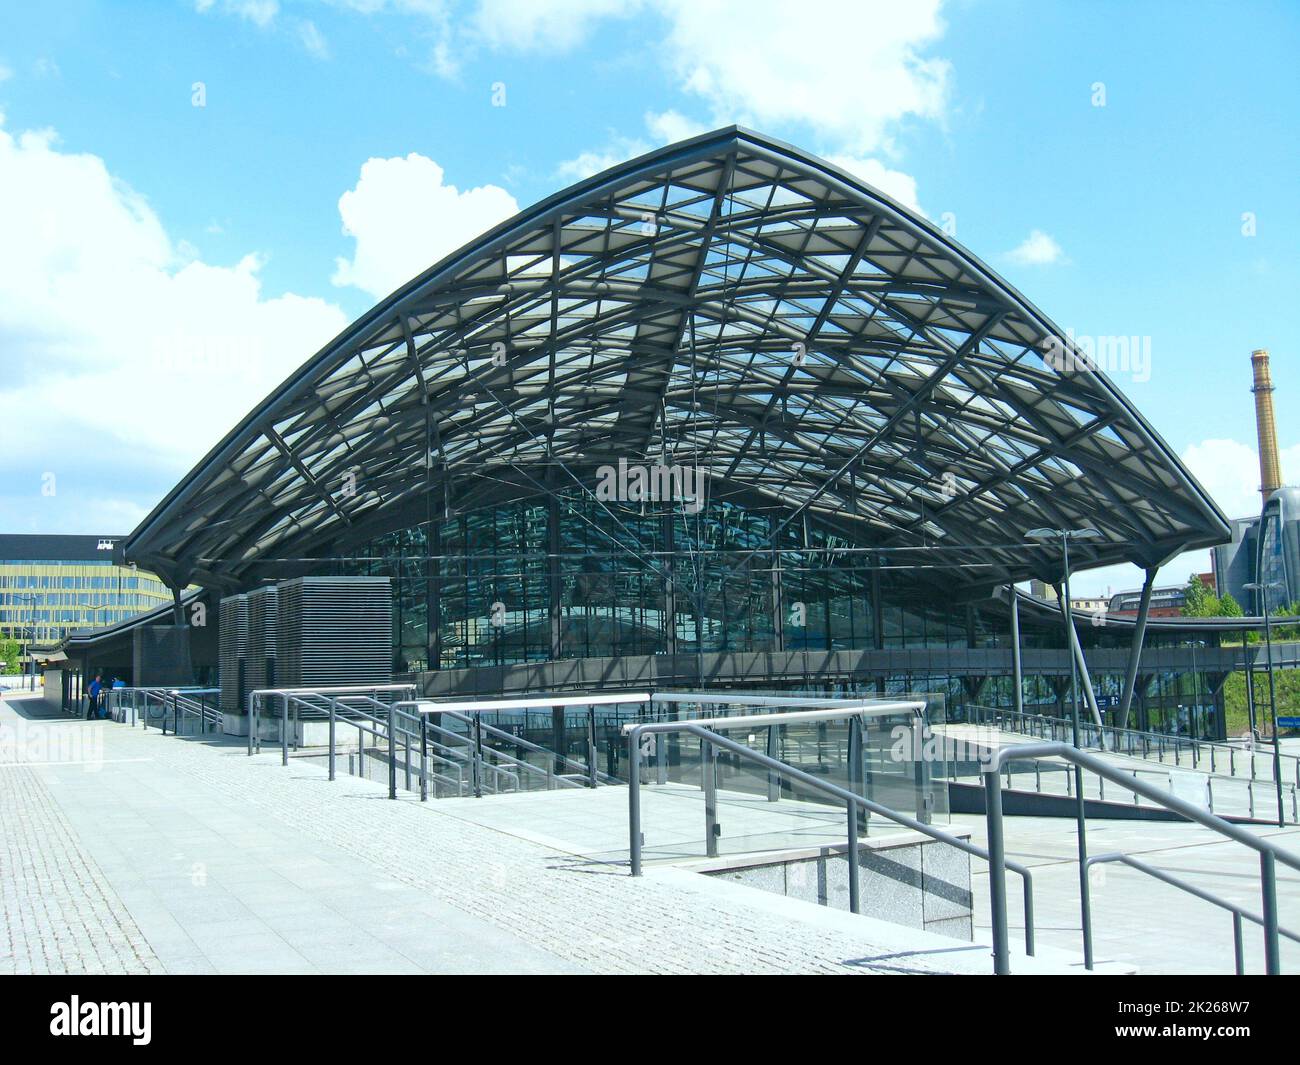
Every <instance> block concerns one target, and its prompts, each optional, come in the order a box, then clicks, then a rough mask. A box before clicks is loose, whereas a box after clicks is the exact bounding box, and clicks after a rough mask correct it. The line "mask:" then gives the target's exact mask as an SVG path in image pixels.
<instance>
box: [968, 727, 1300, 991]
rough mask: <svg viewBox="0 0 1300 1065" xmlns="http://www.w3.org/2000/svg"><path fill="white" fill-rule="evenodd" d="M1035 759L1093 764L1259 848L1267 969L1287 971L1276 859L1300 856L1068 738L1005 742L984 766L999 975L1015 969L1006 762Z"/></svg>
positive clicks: (1084, 898) (1082, 847)
mask: <svg viewBox="0 0 1300 1065" xmlns="http://www.w3.org/2000/svg"><path fill="white" fill-rule="evenodd" d="M1033 758H1064V759H1065V760H1066V761H1069V762H1073V763H1074V764H1075V765H1077V766H1079V767H1080V768H1082V769H1087V770H1089V771H1091V772H1093V773H1096V774H1097V775H1098V776H1102V777H1105V778H1106V779H1108V780H1111V781H1113V782H1114V783H1116V784H1119V785H1120V786H1121V787H1125V788H1128V789H1129V790H1131V791H1135V792H1137V793H1138V794H1139V795H1142V796H1144V797H1146V798H1148V799H1151V800H1152V801H1153V802H1155V803H1158V804H1159V805H1161V806H1163V807H1165V809H1167V810H1172V811H1173V812H1174V813H1176V814H1179V815H1180V816H1182V817H1185V818H1187V820H1189V821H1195V822H1196V823H1197V824H1199V825H1202V826H1203V827H1205V828H1208V829H1211V830H1213V831H1215V832H1218V833H1219V834H1220V835H1221V836H1226V837H1227V838H1228V839H1231V840H1235V841H1236V842H1238V843H1242V844H1244V845H1245V846H1247V847H1250V848H1251V849H1252V850H1254V851H1256V852H1258V854H1259V860H1260V892H1261V895H1262V896H1263V909H1264V917H1263V925H1264V957H1265V969H1266V971H1267V972H1268V974H1269V975H1270V976H1275V975H1277V974H1278V973H1279V972H1280V971H1281V955H1280V946H1279V943H1278V913H1277V870H1276V863H1277V862H1282V864H1283V865H1289V866H1290V867H1291V868H1293V869H1297V870H1300V856H1298V855H1293V854H1291V853H1289V852H1288V851H1286V850H1283V849H1282V848H1281V847H1278V846H1277V845H1276V844H1274V843H1271V842H1269V841H1268V840H1265V839H1260V838H1259V837H1258V836H1255V835H1253V834H1251V833H1250V832H1248V831H1246V830H1245V829H1244V828H1241V827H1240V826H1238V825H1234V824H1232V822H1230V821H1225V820H1224V819H1223V818H1221V817H1218V816H1216V815H1215V814H1212V813H1209V812H1208V811H1206V810H1203V809H1201V808H1200V807H1199V806H1196V805H1195V804H1194V803H1190V802H1187V801H1186V800H1185V799H1180V798H1179V797H1178V796H1176V795H1172V794H1170V793H1169V792H1167V791H1161V790H1160V789H1159V788H1157V787H1155V786H1153V785H1151V784H1147V783H1145V782H1144V781H1141V780H1138V779H1136V778H1132V777H1129V776H1127V775H1126V774H1125V773H1124V771H1123V770H1121V769H1117V768H1115V767H1114V766H1112V765H1111V764H1110V763H1109V762H1107V761H1105V760H1104V759H1102V758H1098V757H1097V756H1096V755H1094V754H1089V753H1088V752H1086V751H1081V750H1079V749H1078V748H1077V747H1072V746H1071V745H1070V744H1068V743H1025V744H1020V745H1018V746H1014V747H1003V748H1002V749H1001V750H999V751H997V752H996V753H995V754H994V755H993V757H992V758H991V759H990V761H989V765H988V768H986V769H985V770H984V774H983V776H984V809H985V817H986V820H987V822H988V835H989V853H990V854H991V855H992V856H993V857H992V858H991V859H990V863H989V904H990V907H991V909H992V921H993V971H994V972H995V973H998V974H1005V973H1009V972H1010V971H1011V970H1010V952H1009V949H1008V943H1007V900H1006V890H1007V889H1006V868H1007V865H1008V863H1007V861H1006V847H1005V842H1004V836H1003V825H1002V779H1001V777H1000V775H999V774H1000V772H1001V769H1002V766H1003V765H1005V764H1006V762H1008V761H1010V760H1013V759H1015V760H1021V759H1033ZM1080 830H1081V831H1080V836H1079V861H1080V863H1082V864H1083V865H1084V867H1085V868H1086V864H1087V860H1088V856H1087V842H1086V839H1085V832H1086V828H1085V824H1084V823H1081V824H1080ZM1087 882H1088V881H1087V877H1086V876H1083V877H1081V878H1080V882H1079V883H1080V904H1081V906H1082V910H1083V929H1084V948H1085V965H1086V966H1087V967H1088V968H1092V962H1091V948H1090V944H1091V925H1092V912H1091V902H1090V899H1089V895H1088V889H1087Z"/></svg>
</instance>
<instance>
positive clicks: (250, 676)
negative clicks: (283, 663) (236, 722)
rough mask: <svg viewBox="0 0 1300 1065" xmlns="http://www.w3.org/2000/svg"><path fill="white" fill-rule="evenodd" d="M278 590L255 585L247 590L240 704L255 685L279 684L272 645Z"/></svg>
mask: <svg viewBox="0 0 1300 1065" xmlns="http://www.w3.org/2000/svg"><path fill="white" fill-rule="evenodd" d="M277 601H278V591H277V589H276V588H274V587H269V588H258V589H256V590H254V591H251V592H249V593H248V654H247V663H246V665H245V669H244V677H245V681H244V705H245V706H247V705H248V693H249V692H250V691H254V690H256V689H258V688H274V687H276V685H277V684H278V683H279V680H278V671H277V669H276V647H277V644H278V634H277V631H276V630H277V628H278V626H279V611H278V607H277Z"/></svg>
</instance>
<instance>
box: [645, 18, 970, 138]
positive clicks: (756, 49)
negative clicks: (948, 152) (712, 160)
mask: <svg viewBox="0 0 1300 1065" xmlns="http://www.w3.org/2000/svg"><path fill="white" fill-rule="evenodd" d="M939 8H940V4H939V3H938V2H937V0H920V2H915V3H908V4H895V3H889V2H883V0H833V2H830V3H826V4H820V5H818V6H817V9H816V13H815V17H814V16H813V14H812V13H811V12H810V11H809V9H808V7H807V6H806V5H803V4H791V3H789V2H788V0H751V2H750V3H747V4H746V5H745V8H744V12H743V15H738V13H737V11H736V9H735V8H734V7H732V6H731V5H729V4H724V3H708V2H701V0H668V2H667V3H666V4H665V6H664V10H665V12H666V14H667V15H668V17H669V19H670V29H669V32H668V39H667V43H666V47H665V54H666V56H667V57H668V61H669V63H670V65H671V67H672V70H673V71H674V73H675V74H676V76H677V78H678V81H679V83H680V85H681V86H682V88H683V89H685V90H686V91H687V92H689V93H691V94H693V95H695V96H698V97H699V98H700V99H701V100H702V101H703V102H704V103H705V105H706V106H707V107H708V108H709V110H710V112H711V114H712V117H713V119H714V124H715V125H722V124H725V123H729V122H735V121H739V122H743V123H746V124H750V125H756V126H758V127H760V128H761V127H763V126H768V125H776V124H794V125H800V126H804V127H806V128H807V129H809V130H810V131H812V133H813V134H814V135H815V136H816V137H817V138H818V139H820V140H823V141H827V142H830V143H834V144H838V145H842V146H843V147H844V149H845V150H846V151H850V152H853V153H855V154H861V153H866V152H872V151H877V150H880V149H882V148H885V149H888V148H889V147H890V144H891V136H892V131H893V129H894V128H895V127H896V125H897V124H898V123H899V122H901V121H903V120H906V119H911V118H919V119H925V120H936V119H941V118H942V117H943V114H944V111H945V107H946V103H947V98H948V94H949V87H950V82H951V67H950V64H949V63H948V62H947V61H946V60H944V59H941V58H935V57H928V56H926V54H925V52H926V50H927V49H928V48H929V47H930V46H931V45H932V44H934V43H935V42H936V41H937V40H938V39H939V38H940V37H941V36H942V34H943V31H944V24H943V21H942V19H941V18H940V15H939ZM823 26H824V27H829V30H828V31H825V32H823V30H822V27H823Z"/></svg>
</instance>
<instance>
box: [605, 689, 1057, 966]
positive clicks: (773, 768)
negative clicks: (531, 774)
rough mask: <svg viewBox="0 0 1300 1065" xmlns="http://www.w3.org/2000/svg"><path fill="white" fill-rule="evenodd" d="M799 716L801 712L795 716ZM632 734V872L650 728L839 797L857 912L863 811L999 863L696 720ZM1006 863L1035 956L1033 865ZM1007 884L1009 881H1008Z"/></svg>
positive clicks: (708, 810)
mask: <svg viewBox="0 0 1300 1065" xmlns="http://www.w3.org/2000/svg"><path fill="white" fill-rule="evenodd" d="M789 716H790V717H791V718H793V719H797V717H798V715H797V714H791V715H789ZM623 731H624V733H625V735H626V736H627V752H628V753H627V757H628V859H629V862H628V864H629V866H630V868H631V874H632V876H640V875H641V865H642V862H641V763H640V758H641V736H642V735H644V734H646V733H660V732H688V733H691V734H692V735H695V736H698V737H699V738H700V739H701V740H703V741H704V743H705V745H706V752H705V757H704V764H705V766H706V767H711V765H712V754H711V751H709V750H708V748H709V747H713V746H717V747H721V748H723V749H724V750H728V751H731V752H732V753H734V754H736V755H739V756H740V757H742V758H747V759H749V760H750V761H752V762H756V763H758V764H759V765H761V766H763V767H764V768H766V769H767V770H769V771H770V772H772V773H776V774H779V775H781V776H784V777H786V778H787V779H789V780H792V781H797V782H799V783H800V784H803V785H804V786H805V787H808V788H812V789H813V790H815V791H820V792H822V793H823V794H825V795H829V796H831V797H833V798H836V799H839V800H840V801H841V802H843V803H844V804H845V806H846V807H847V808H848V839H847V843H846V846H845V854H846V856H847V858H848V867H849V909H850V911H851V912H853V913H861V890H860V886H859V878H858V812H859V810H862V811H867V812H870V813H873V814H877V815H879V816H881V817H883V818H885V819H886V820H889V821H893V822H894V823H895V824H899V825H902V826H903V827H904V828H910V829H911V830H912V831H913V832H919V833H921V834H922V835H924V836H928V837H930V838H931V839H934V840H938V841H939V842H941V843H946V844H948V845H949V846H952V847H956V848H957V849H958V850H960V851H963V852H965V853H966V854H972V855H974V856H976V857H977V858H982V859H983V860H984V861H986V862H989V863H990V867H991V866H992V862H993V855H992V851H991V850H985V849H984V848H983V847H980V846H978V845H977V844H974V843H971V842H970V840H966V839H962V838H961V837H960V836H955V835H953V834H952V833H949V832H945V831H943V830H942V829H939V828H935V827H934V826H933V825H927V824H925V823H924V822H922V821H919V820H917V819H916V818H914V817H910V816H909V815H907V814H904V813H900V812H899V811H897V810H891V809H890V808H889V807H887V806H882V805H881V804H880V803H878V802H875V801H873V800H871V799H868V798H866V797H864V796H862V795H855V794H854V793H853V792H851V791H848V790H847V789H845V788H841V787H839V786H838V785H837V784H831V783H830V782H828V781H825V780H821V779H820V778H818V777H815V776H813V775H812V774H810V773H805V772H804V771H803V770H801V769H796V768H795V767H794V766H792V765H789V764H788V763H786V762H782V761H779V760H777V759H776V758H771V757H768V756H767V755H765V754H760V753H759V752H758V751H755V750H753V749H751V748H749V747H746V746H745V745H744V744H743V743H737V742H736V741H735V740H732V739H729V738H728V737H726V736H723V735H722V734H721V733H718V732H713V731H712V730H710V729H706V728H704V727H703V726H701V725H697V724H695V723H694V722H691V721H663V722H654V723H646V724H633V725H626V726H624V729H623ZM711 778H712V774H711V773H709V772H708V771H707V769H706V772H705V775H704V780H705V787H706V792H705V821H706V834H707V836H708V837H709V838H712V835H713V823H712V815H713V802H714V797H713V795H712V788H711V787H710V786H709V785H710V783H711ZM1000 861H1001V865H1002V868H1003V869H1004V870H1005V869H1010V870H1011V871H1012V872H1015V873H1019V874H1020V876H1021V878H1022V879H1023V881H1024V906H1025V953H1026V954H1028V955H1030V956H1032V955H1033V953H1034V893H1033V876H1032V874H1031V873H1030V871H1029V869H1028V868H1027V867H1025V866H1023V865H1021V864H1019V863H1018V862H1013V861H1010V860H1008V859H1007V858H1006V856H1005V855H1001V856H1000ZM1004 886H1005V885H1004ZM1005 918H1006V913H1005V908H1004V910H1003V922H1004V923H1003V929H1004V931H1005V927H1006V925H1005Z"/></svg>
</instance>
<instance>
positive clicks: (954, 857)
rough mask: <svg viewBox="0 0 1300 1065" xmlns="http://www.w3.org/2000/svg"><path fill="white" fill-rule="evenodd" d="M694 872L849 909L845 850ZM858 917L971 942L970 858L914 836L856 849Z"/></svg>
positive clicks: (712, 865) (743, 859) (716, 863)
mask: <svg viewBox="0 0 1300 1065" xmlns="http://www.w3.org/2000/svg"><path fill="white" fill-rule="evenodd" d="M690 867H691V868H693V869H694V870H695V871H696V872H701V873H705V874H706V875H709V876H716V877H720V878H722V879H726V880H733V881H735V882H737V883H740V884H744V885H746V886H747V887H754V888H758V889H760V890H762V891H770V892H773V893H775V894H777V895H785V896H787V897H789V898H796V899H801V900H803V901H805V902H813V903H817V904H818V905H820V906H830V907H832V908H834V909H837V910H847V909H848V908H849V863H848V858H847V857H846V856H845V853H844V847H842V846H841V847H822V848H816V849H802V850H796V851H779V852H774V853H766V854H760V855H738V856H734V857H731V858H719V859H713V860H712V861H711V862H707V863H692V864H691V866H690ZM858 878H859V884H860V886H861V891H862V912H863V913H864V914H865V915H867V916H869V917H875V918H878V919H880V920H884V921H891V922H893V923H894V924H901V925H904V926H906V927H908V928H919V929H923V930H925V931H928V932H937V933H939V934H941V935H946V936H951V937H953V938H955V939H965V940H969V939H971V938H972V937H973V928H972V918H971V906H972V898H971V886H970V856H969V855H968V854H966V853H965V852H964V851H960V850H958V849H957V848H956V847H952V846H950V845H948V844H947V843H941V842H938V841H937V840H931V839H928V838H926V837H924V836H919V835H917V834H915V833H910V832H909V833H906V834H901V835H900V837H899V838H897V839H883V840H862V841H861V842H860V843H859V844H858Z"/></svg>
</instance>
